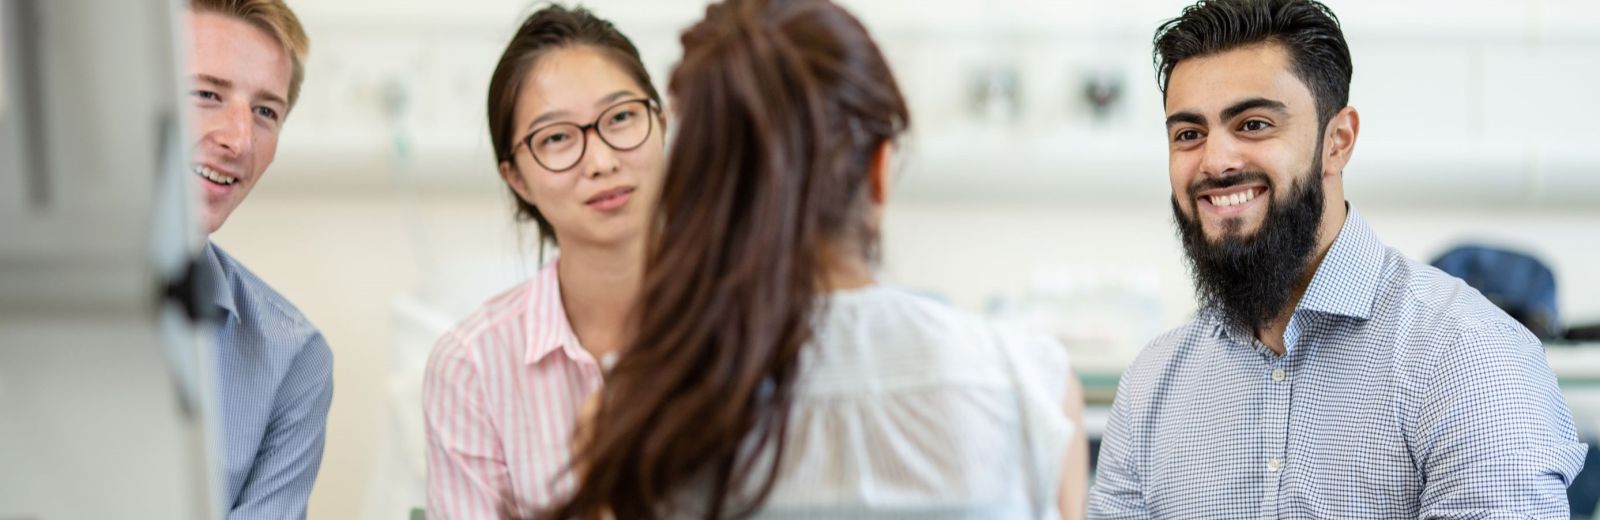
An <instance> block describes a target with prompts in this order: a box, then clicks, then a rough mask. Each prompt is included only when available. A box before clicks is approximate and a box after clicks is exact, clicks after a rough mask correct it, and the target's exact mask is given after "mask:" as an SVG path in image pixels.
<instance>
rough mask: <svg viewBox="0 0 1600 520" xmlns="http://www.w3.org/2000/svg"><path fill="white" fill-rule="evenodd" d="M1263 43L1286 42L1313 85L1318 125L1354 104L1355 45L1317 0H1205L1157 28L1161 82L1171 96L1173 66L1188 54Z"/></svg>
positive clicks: (1303, 75)
mask: <svg viewBox="0 0 1600 520" xmlns="http://www.w3.org/2000/svg"><path fill="white" fill-rule="evenodd" d="M1258 44H1278V45H1282V46H1283V48H1284V50H1286V51H1287V52H1288V54H1289V61H1290V64H1291V66H1292V67H1293V68H1294V73H1295V76H1297V77H1299V78H1300V81H1301V82H1302V83H1305V84H1306V86H1307V87H1308V88H1309V89H1310V90H1311V97H1312V99H1314V100H1316V104H1317V122H1318V127H1319V128H1326V126H1327V124H1328V121H1329V120H1331V119H1333V116H1334V114H1337V113H1339V111H1340V110H1343V109H1344V107H1345V105H1348V104H1349V103H1350V73H1351V64H1350V47H1349V46H1348V45H1346V44H1345V41H1344V31H1342V30H1340V28H1339V18H1338V17H1337V16H1334V14H1333V11H1332V10H1330V9H1328V6H1326V5H1322V3H1321V2H1317V1H1316V0H1200V1H1199V2H1196V3H1195V4H1194V5H1191V6H1189V7H1186V8H1184V9H1183V14H1182V15H1180V16H1178V17H1177V18H1173V19H1171V20H1167V21H1166V23H1163V24H1161V27H1159V28H1157V29H1156V36H1155V53H1154V59H1155V65H1156V81H1157V82H1158V83H1159V85H1160V87H1161V96H1162V99H1166V95H1167V82H1168V81H1170V80H1171V79H1172V69H1173V68H1174V67H1177V65H1178V63H1180V62H1182V61H1183V60H1186V59H1189V58H1195V57H1200V56H1209V55H1213V54H1219V53H1223V52H1227V51H1231V50H1234V49H1238V48H1241V47H1247V46H1251V45H1258Z"/></svg>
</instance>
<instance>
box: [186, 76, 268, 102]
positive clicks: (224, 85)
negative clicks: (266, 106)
mask: <svg viewBox="0 0 1600 520" xmlns="http://www.w3.org/2000/svg"><path fill="white" fill-rule="evenodd" d="M194 78H195V79H197V80H200V82H201V83H207V84H210V85H213V86H215V87H217V88H220V89H230V90H231V89H232V88H233V87H234V85H233V82H232V81H229V80H226V79H222V78H219V77H216V76H212V75H210V74H195V75H194ZM256 97H258V98H261V99H263V100H266V101H270V102H273V103H277V104H279V105H282V106H285V107H287V106H289V102H288V101H287V100H285V99H283V96H279V95H277V94H274V93H272V92H268V91H265V90H259V91H256Z"/></svg>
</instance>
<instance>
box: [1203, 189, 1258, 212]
mask: <svg viewBox="0 0 1600 520" xmlns="http://www.w3.org/2000/svg"><path fill="white" fill-rule="evenodd" d="M1266 191H1267V189H1266V188H1250V189H1247V190H1244V191H1239V192H1234V193H1230V194H1227V195H1204V196H1201V197H1200V198H1202V199H1205V200H1206V201H1207V202H1210V203H1211V205H1213V206H1216V207H1219V208H1227V207H1232V206H1238V205H1240V204H1244V203H1246V202H1250V201H1251V200H1254V199H1255V198H1256V196H1258V195H1261V194H1263V193H1266Z"/></svg>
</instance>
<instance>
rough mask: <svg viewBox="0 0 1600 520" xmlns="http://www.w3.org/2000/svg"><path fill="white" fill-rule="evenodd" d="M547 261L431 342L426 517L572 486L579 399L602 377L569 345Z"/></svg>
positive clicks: (475, 510)
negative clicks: (568, 470)
mask: <svg viewBox="0 0 1600 520" xmlns="http://www.w3.org/2000/svg"><path fill="white" fill-rule="evenodd" d="M555 266H556V262H554V261H552V262H550V263H549V264H547V265H546V266H545V267H544V268H542V269H540V270H539V273H538V274H537V275H535V276H534V277H533V278H532V279H530V280H528V281H526V282H523V283H522V284H519V285H517V286H516V287H513V288H512V289H511V290H509V291H506V292H504V293H502V294H500V295H499V296H496V297H494V298H492V299H490V300H489V301H488V302H487V303H485V304H484V305H483V306H482V307H480V308H479V309H478V310H477V311H476V312H474V313H472V315H470V316H468V317H467V318H466V319H465V320H463V321H462V322H461V323H460V324H457V325H456V326H455V328H453V329H451V330H450V332H449V333H447V334H445V336H444V337H443V338H441V339H440V340H439V343H438V344H437V345H436V346H434V349H433V354H432V355H431V356H430V357H429V359H428V369H427V375H426V376H425V378H424V379H423V385H422V399H423V408H424V411H423V414H424V418H425V422H426V424H427V431H428V520H455V519H496V518H498V514H497V511H498V508H499V506H500V502H501V501H502V500H504V499H505V498H506V497H514V498H515V500H516V504H517V506H519V507H522V508H529V507H531V508H543V507H546V506H549V505H551V504H552V502H553V501H555V500H556V499H557V498H561V497H562V496H564V495H565V494H566V493H570V492H572V489H573V486H574V481H573V479H572V478H571V477H570V476H567V475H566V474H565V473H564V470H565V468H566V465H567V463H568V462H569V460H570V459H571V445H572V429H573V423H574V421H575V419H576V417H577V413H578V408H579V406H580V405H582V403H583V401H584V399H585V398H587V397H588V396H589V395H590V394H591V393H593V392H594V391H596V390H598V389H599V388H600V384H601V378H600V375H601V371H600V365H599V363H597V362H596V361H595V359H594V356H592V355H590V354H589V352H588V351H586V350H584V349H583V347H581V346H580V345H579V344H578V340H577V337H576V336H574V335H573V333H572V326H571V324H570V323H568V322H567V313H566V309H565V308H563V306H562V304H561V289H560V286H559V283H558V281H557V278H556V267H555Z"/></svg>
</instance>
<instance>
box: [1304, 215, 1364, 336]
mask: <svg viewBox="0 0 1600 520" xmlns="http://www.w3.org/2000/svg"><path fill="white" fill-rule="evenodd" d="M1347 207H1348V206H1347ZM1384 251H1385V248H1384V246H1383V243H1382V242H1379V241H1378V235H1377V234H1375V233H1373V232H1372V228H1371V227H1370V226H1368V225H1367V221H1366V220H1365V219H1363V218H1361V214H1360V213H1357V212H1356V210H1355V208H1349V210H1348V212H1347V215H1346V216H1345V219H1344V226H1343V227H1342V228H1341V229H1340V230H1339V237H1338V238H1336V239H1334V241H1333V247H1331V248H1329V249H1328V254H1327V255H1326V256H1324V257H1323V258H1322V263H1321V264H1319V265H1318V266H1317V273H1316V274H1315V275H1313V276H1312V277H1311V285H1309V286H1307V287H1306V292H1305V294H1304V295H1302V296H1301V297H1300V304H1299V306H1298V307H1297V308H1296V309H1295V312H1296V313H1300V312H1302V311H1304V312H1314V313H1321V314H1331V315H1335V316H1344V317H1349V318H1356V319H1360V320H1367V319H1370V318H1371V317H1372V307H1373V305H1374V304H1375V303H1376V302H1377V297H1378V278H1379V276H1380V275H1381V274H1382V270H1383V258H1384Z"/></svg>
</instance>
